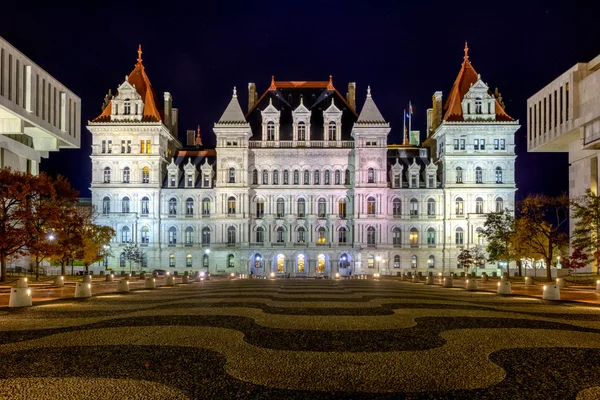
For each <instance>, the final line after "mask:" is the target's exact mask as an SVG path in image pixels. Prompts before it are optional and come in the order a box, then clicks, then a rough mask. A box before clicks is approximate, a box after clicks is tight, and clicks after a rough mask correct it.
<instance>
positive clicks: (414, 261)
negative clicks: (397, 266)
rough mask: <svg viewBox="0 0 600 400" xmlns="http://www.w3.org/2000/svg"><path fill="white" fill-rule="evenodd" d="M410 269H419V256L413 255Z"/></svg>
mask: <svg viewBox="0 0 600 400" xmlns="http://www.w3.org/2000/svg"><path fill="white" fill-rule="evenodd" d="M410 267H411V268H417V256H415V255H413V256H412V258H411V259H410Z"/></svg>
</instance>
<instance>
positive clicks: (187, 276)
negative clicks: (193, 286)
mask: <svg viewBox="0 0 600 400" xmlns="http://www.w3.org/2000/svg"><path fill="white" fill-rule="evenodd" d="M181 283H182V284H184V283H190V276H189V275H184V276H182V277H181Z"/></svg>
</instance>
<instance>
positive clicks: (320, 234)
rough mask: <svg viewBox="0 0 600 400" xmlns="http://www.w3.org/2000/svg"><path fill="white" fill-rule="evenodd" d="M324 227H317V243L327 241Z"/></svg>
mask: <svg viewBox="0 0 600 400" xmlns="http://www.w3.org/2000/svg"><path fill="white" fill-rule="evenodd" d="M326 233H327V232H326V231H325V228H324V227H322V226H321V227H319V229H317V243H327V235H326Z"/></svg>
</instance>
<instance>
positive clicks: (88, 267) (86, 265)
mask: <svg viewBox="0 0 600 400" xmlns="http://www.w3.org/2000/svg"><path fill="white" fill-rule="evenodd" d="M83 265H84V266H85V274H86V275H88V274H89V273H90V266H89V265H88V264H83Z"/></svg>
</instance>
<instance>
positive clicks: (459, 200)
mask: <svg viewBox="0 0 600 400" xmlns="http://www.w3.org/2000/svg"><path fill="white" fill-rule="evenodd" d="M463 206H464V201H463V199H462V197H457V198H456V202H455V208H456V210H455V211H456V215H463V214H464V208H463Z"/></svg>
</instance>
